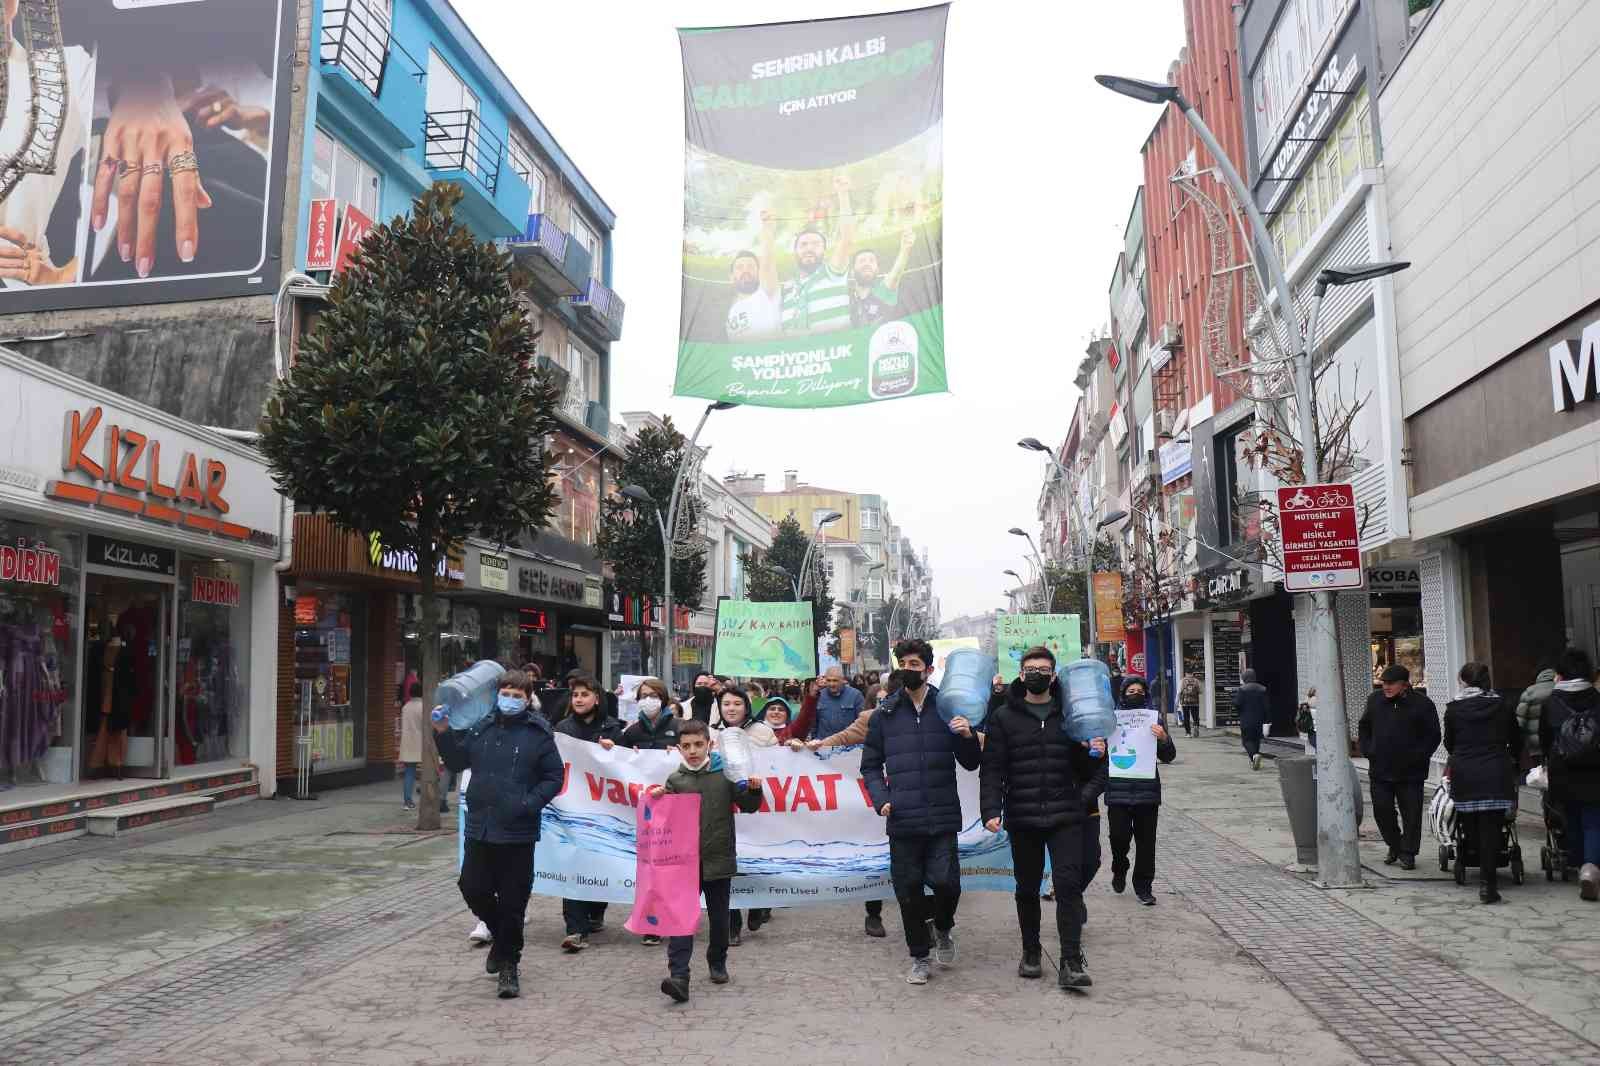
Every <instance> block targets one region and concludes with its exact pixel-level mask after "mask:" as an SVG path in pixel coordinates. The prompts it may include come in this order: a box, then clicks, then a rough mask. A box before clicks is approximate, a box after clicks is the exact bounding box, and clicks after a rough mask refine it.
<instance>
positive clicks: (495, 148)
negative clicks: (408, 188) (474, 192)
mask: <svg viewBox="0 0 1600 1066" xmlns="http://www.w3.org/2000/svg"><path fill="white" fill-rule="evenodd" d="M423 138H424V142H425V143H424V148H423V163H424V164H425V165H426V166H427V168H428V169H429V170H454V171H461V172H462V173H463V174H465V175H467V176H468V177H469V178H471V179H472V180H474V181H476V182H477V183H478V185H479V186H480V187H481V188H482V189H483V190H484V191H485V192H486V193H487V194H488V196H489V198H490V199H491V200H492V199H493V198H494V194H495V189H496V188H498V187H499V184H500V161H501V160H502V159H504V158H505V144H504V143H503V142H502V141H501V140H500V138H499V137H497V136H495V135H494V133H493V132H492V131H491V130H489V129H488V128H487V127H486V126H484V124H483V119H482V118H481V117H480V116H479V115H478V113H477V112H476V111H429V112H428V113H427V115H426V116H425V117H424V119H423Z"/></svg>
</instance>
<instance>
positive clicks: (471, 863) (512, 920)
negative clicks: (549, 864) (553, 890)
mask: <svg viewBox="0 0 1600 1066" xmlns="http://www.w3.org/2000/svg"><path fill="white" fill-rule="evenodd" d="M456 884H457V886H459V887H460V889H461V898H462V899H464V900H466V901H467V907H468V908H470V909H471V911H472V913H473V915H474V916H476V917H477V919H478V921H480V922H482V923H483V924H484V925H487V926H488V927H489V932H490V934H491V935H492V936H493V937H494V944H493V945H492V946H491V950H492V951H493V952H494V954H495V956H496V957H497V958H499V959H500V960H501V961H502V962H520V961H521V960H522V916H523V915H524V914H525V913H526V912H527V910H528V894H529V893H530V892H532V891H533V845H532V844H486V843H484V842H483V841H481V840H469V841H467V847H466V855H465V857H464V858H463V859H462V862H461V877H460V878H459V879H458V880H457V881H456Z"/></svg>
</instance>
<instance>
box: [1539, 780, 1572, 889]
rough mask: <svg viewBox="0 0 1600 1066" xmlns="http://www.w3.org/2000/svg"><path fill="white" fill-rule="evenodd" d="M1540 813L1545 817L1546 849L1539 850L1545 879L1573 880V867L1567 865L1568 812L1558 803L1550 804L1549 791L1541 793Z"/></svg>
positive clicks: (1540, 863)
mask: <svg viewBox="0 0 1600 1066" xmlns="http://www.w3.org/2000/svg"><path fill="white" fill-rule="evenodd" d="M1539 808H1540V813H1542V814H1543V815H1544V847H1542V848H1540V849H1539V865H1540V866H1543V867H1544V879H1545V880H1546V881H1554V880H1555V879H1556V878H1557V877H1560V878H1561V880H1563V881H1570V880H1572V867H1571V866H1570V865H1568V863H1567V854H1568V852H1567V812H1566V811H1564V810H1562V808H1561V805H1560V804H1558V803H1551V802H1550V793H1549V792H1548V791H1546V792H1543V793H1541V798H1540V801H1539Z"/></svg>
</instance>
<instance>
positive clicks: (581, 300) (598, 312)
mask: <svg viewBox="0 0 1600 1066" xmlns="http://www.w3.org/2000/svg"><path fill="white" fill-rule="evenodd" d="M572 303H573V306H574V307H576V308H577V309H578V318H579V320H580V321H584V320H587V321H588V322H589V323H590V324H591V325H593V326H595V327H597V328H598V329H599V330H600V331H601V332H602V333H604V335H605V336H607V337H609V338H610V339H611V340H614V341H615V340H621V339H622V312H623V310H624V307H623V303H622V297H620V296H618V295H617V294H616V293H614V292H612V291H611V290H610V289H608V288H606V287H605V286H604V285H602V284H601V283H600V282H598V281H596V280H595V279H594V278H590V279H589V281H588V284H586V285H585V286H584V288H583V292H582V293H581V294H579V295H577V296H574V297H573V298H572Z"/></svg>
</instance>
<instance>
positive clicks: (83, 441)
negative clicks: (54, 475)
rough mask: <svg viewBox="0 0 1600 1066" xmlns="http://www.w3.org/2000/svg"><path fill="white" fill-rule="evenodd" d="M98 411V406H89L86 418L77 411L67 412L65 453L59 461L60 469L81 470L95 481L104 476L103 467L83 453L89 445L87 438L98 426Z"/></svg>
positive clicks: (92, 434) (68, 470)
mask: <svg viewBox="0 0 1600 1066" xmlns="http://www.w3.org/2000/svg"><path fill="white" fill-rule="evenodd" d="M100 413H101V412H100V408H98V407H91V408H89V416H88V417H87V418H85V417H84V416H83V415H81V414H79V413H78V412H77V411H69V412H67V449H66V451H67V454H66V456H65V458H63V459H62V461H61V469H62V470H64V471H67V472H69V473H70V472H71V471H73V470H82V471H83V472H84V473H85V474H88V475H89V476H90V477H92V478H94V479H95V480H96V481H99V480H100V479H101V478H103V477H105V476H106V471H105V467H103V466H101V465H100V464H99V463H97V462H95V461H94V460H93V459H91V458H89V457H88V456H87V455H85V454H83V450H84V448H86V447H88V446H89V438H90V437H92V436H94V431H95V430H96V429H97V428H99V426H100Z"/></svg>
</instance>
